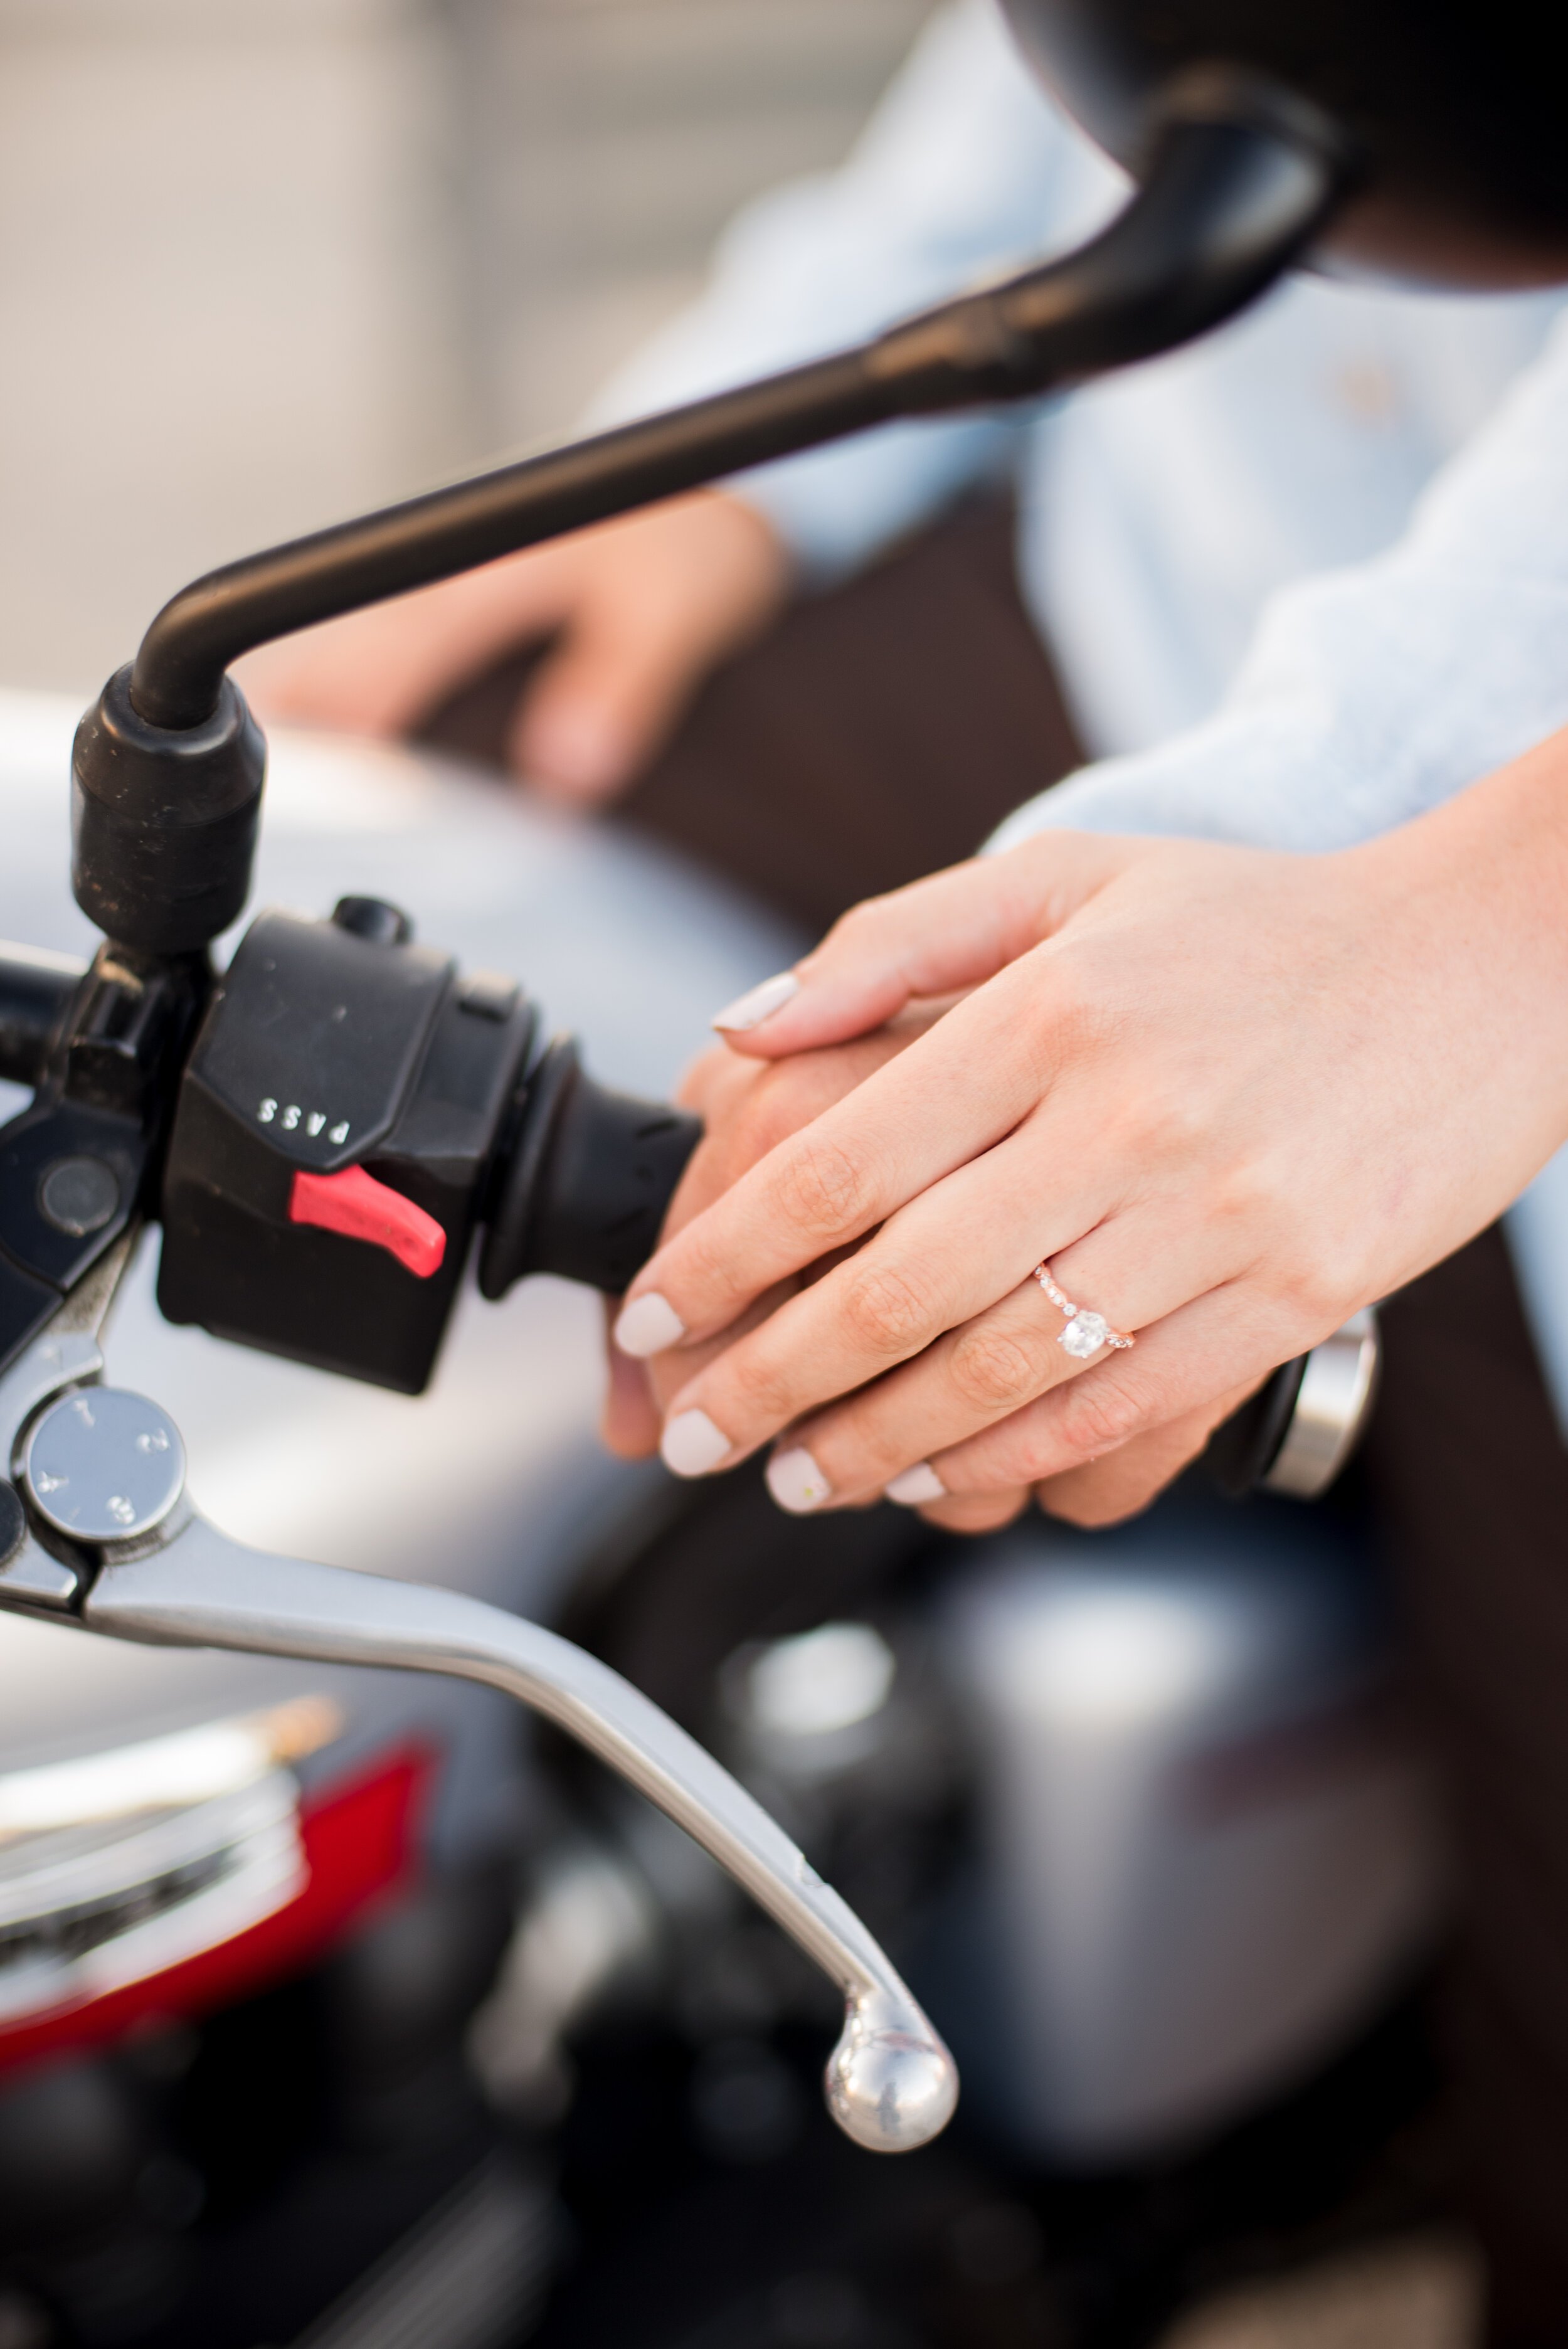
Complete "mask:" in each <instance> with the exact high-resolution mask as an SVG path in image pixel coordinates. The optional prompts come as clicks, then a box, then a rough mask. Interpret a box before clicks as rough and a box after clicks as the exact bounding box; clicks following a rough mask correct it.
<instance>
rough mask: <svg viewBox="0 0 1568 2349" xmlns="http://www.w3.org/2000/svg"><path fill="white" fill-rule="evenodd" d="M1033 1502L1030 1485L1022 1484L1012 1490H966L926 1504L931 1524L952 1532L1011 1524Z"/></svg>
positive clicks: (984, 1530) (973, 1531)
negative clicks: (1030, 1495)
mask: <svg viewBox="0 0 1568 2349" xmlns="http://www.w3.org/2000/svg"><path fill="white" fill-rule="evenodd" d="M1028 1506H1029V1488H1028V1486H1027V1485H1019V1486H1017V1488H1016V1490H1015V1491H1013V1492H1011V1493H966V1494H964V1495H955V1496H954V1497H953V1498H951V1499H948V1500H945V1501H935V1502H933V1503H931V1504H930V1505H929V1506H926V1507H924V1508H923V1509H922V1510H921V1512H920V1514H921V1516H923V1518H924V1519H925V1520H926V1523H927V1524H928V1525H933V1526H941V1527H942V1529H943V1531H944V1533H950V1534H991V1533H995V1532H997V1531H998V1530H999V1528H1000V1527H1001V1526H1010V1525H1011V1524H1012V1522H1013V1520H1014V1518H1015V1517H1019V1516H1022V1515H1023V1513H1024V1511H1025V1510H1026V1508H1027V1507H1028Z"/></svg>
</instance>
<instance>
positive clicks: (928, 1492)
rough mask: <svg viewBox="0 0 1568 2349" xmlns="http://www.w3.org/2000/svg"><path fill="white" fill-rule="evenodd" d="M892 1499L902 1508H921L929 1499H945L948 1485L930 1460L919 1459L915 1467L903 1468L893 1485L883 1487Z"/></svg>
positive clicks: (894, 1479)
mask: <svg viewBox="0 0 1568 2349" xmlns="http://www.w3.org/2000/svg"><path fill="white" fill-rule="evenodd" d="M882 1490H883V1492H884V1493H885V1494H886V1495H887V1497H888V1499H889V1500H890V1501H896V1502H897V1503H898V1506H899V1507H900V1508H901V1509H921V1508H923V1507H924V1506H925V1504H926V1502H927V1501H944V1500H945V1499H946V1498H947V1487H946V1485H944V1483H943V1481H942V1479H941V1477H940V1476H939V1475H937V1473H936V1471H935V1469H934V1467H933V1466H932V1464H931V1463H930V1461H929V1460H917V1461H916V1462H915V1464H914V1466H913V1468H905V1469H903V1470H901V1472H900V1473H899V1475H896V1476H895V1477H894V1478H893V1480H892V1484H891V1485H884V1486H883V1487H882Z"/></svg>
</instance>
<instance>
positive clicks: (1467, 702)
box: [992, 322, 1568, 850]
mask: <svg viewBox="0 0 1568 2349" xmlns="http://www.w3.org/2000/svg"><path fill="white" fill-rule="evenodd" d="M1563 725H1568V322H1564V323H1563V324H1562V325H1559V326H1558V327H1557V328H1556V329H1555V330H1554V332H1553V336H1552V338H1551V340H1550V342H1549V343H1548V345H1547V347H1546V350H1545V352H1544V353H1543V355H1542V357H1541V358H1540V359H1538V360H1537V361H1536V362H1535V364H1534V365H1533V366H1532V367H1530V368H1528V369H1527V370H1526V371H1525V373H1524V374H1523V375H1522V377H1521V378H1520V379H1519V381H1518V382H1517V383H1516V384H1515V386H1514V388H1513V389H1512V390H1511V392H1510V393H1509V395H1508V396H1507V397H1506V398H1505V399H1504V400H1503V402H1502V403H1501V407H1500V408H1499V409H1497V410H1496V411H1495V413H1494V414H1493V416H1492V418H1491V421H1490V422H1489V423H1488V424H1487V425H1486V426H1484V427H1483V428H1482V429H1481V430H1480V432H1479V433H1478V434H1477V435H1476V437H1475V439H1474V440H1472V441H1471V442H1470V445H1469V446H1468V447H1467V448H1466V449H1465V450H1463V451H1462V452H1461V453H1460V455H1459V456H1458V457H1457V458H1455V459H1453V460H1451V461H1450V462H1449V464H1448V465H1447V466H1446V467H1445V468H1444V470H1443V471H1441V472H1440V473H1439V475H1438V477H1437V479H1436V480H1435V481H1433V483H1432V485H1431V486H1430V488H1429V489H1428V490H1427V492H1425V494H1424V495H1423V496H1422V497H1421V498H1420V500H1419V501H1418V503H1417V505H1416V508H1415V512H1414V514H1413V517H1412V520H1411V523H1410V527H1409V529H1408V531H1407V532H1406V533H1405V535H1404V537H1403V538H1402V539H1401V540H1400V541H1399V542H1398V543H1397V544H1396V545H1395V546H1394V547H1392V548H1391V549H1390V551H1389V552H1388V553H1387V554H1384V555H1382V556H1379V557H1378V558H1377V559H1376V560H1375V561H1373V562H1370V563H1366V564H1360V565H1358V566H1357V567H1356V568H1354V569H1346V570H1344V571H1340V572H1334V573H1329V574H1326V575H1323V576H1319V577H1317V578H1314V579H1308V580H1305V581H1303V582H1301V583H1300V584H1298V585H1295V586H1291V587H1287V588H1284V589H1283V590H1282V591H1281V592H1280V593H1278V594H1277V595H1274V597H1273V598H1272V599H1271V601H1270V602H1269V603H1268V605H1266V606H1265V608H1264V615H1263V618H1262V621H1261V623H1260V625H1259V627H1258V630H1257V633H1256V636H1255V637H1254V640H1253V647H1252V649H1251V651H1250V653H1249V654H1248V656H1247V657H1246V659H1245V660H1244V661H1243V665H1242V667H1241V669H1240V671H1239V673H1238V675H1237V676H1236V678H1235V680H1234V682H1233V685H1232V687H1231V688H1230V690H1229V691H1228V693H1226V694H1225V696H1224V697H1223V698H1222V701H1221V702H1220V705H1219V707H1218V709H1216V711H1215V713H1214V715H1213V716H1212V718H1210V719H1207V720H1205V721H1204V722H1203V723H1202V724H1201V725H1198V726H1195V727H1192V728H1191V729H1190V730H1188V731H1186V732H1185V733H1182V734H1180V735H1177V736H1176V737H1174V738H1173V739H1172V740H1170V741H1167V742H1165V743H1162V744H1161V745H1160V746H1159V747H1158V748H1156V749H1153V750H1143V751H1139V752H1136V753H1133V754H1131V755H1129V756H1127V757H1123V758H1116V759H1107V760H1104V761H1101V762H1100V763H1099V765H1097V766H1094V767H1089V768H1087V769H1085V770H1084V771H1082V772H1081V773H1080V774H1078V775H1076V776H1074V777H1072V778H1070V779H1069V780H1068V781H1067V782H1065V783H1063V784H1062V785H1060V786H1059V788H1058V789H1057V790H1056V791H1054V792H1049V793H1047V794H1046V795H1045V796H1043V797H1041V798H1040V799H1037V800H1034V801H1031V802H1029V803H1028V804H1027V805H1026V807H1023V808H1021V809H1020V810H1019V811H1018V812H1017V813H1016V815H1014V816H1012V817H1010V818H1009V819H1008V821H1007V823H1006V824H1005V825H1003V827H1002V828H1001V830H1000V831H999V832H998V833H996V834H995V839H994V841H993V843H992V845H993V846H995V847H998V848H1002V847H1008V846H1011V845H1012V844H1013V843H1014V842H1016V841H1017V840H1021V839H1023V838H1025V837H1026V836H1027V835H1028V834H1029V833H1032V832H1036V831H1038V830H1041V829H1043V828H1044V827H1046V826H1047V825H1076V826H1082V827H1084V828H1087V829H1088V830H1090V831H1098V832H1131V833H1179V834H1186V835H1188V836H1196V837H1201V838H1203V839H1210V840H1228V841H1237V842H1246V843H1253V844H1255V845H1258V846H1265V847H1274V848H1289V849H1308V850H1311V849H1332V848H1339V847H1343V846H1347V845H1348V844H1349V843H1352V842H1355V841H1358V840H1365V839H1367V838H1369V837H1371V836H1372V835H1373V834H1374V833H1379V832H1383V831H1386V830H1387V829H1388V828H1389V827H1390V826H1392V825H1394V824H1398V823H1405V822H1406V821H1407V820H1408V818H1410V817H1411V816H1415V815H1418V814H1420V813H1421V812H1423V810H1425V809H1427V808H1430V807H1433V806H1435V805H1437V804H1438V802H1440V801H1442V800H1444V799H1447V798H1449V796H1450V795H1451V794H1452V793H1453V792H1457V791H1460V790H1462V789H1463V787H1464V786H1465V785H1466V784H1467V783H1470V782H1473V781H1476V780H1477V779H1478V778H1479V777H1480V776H1481V775H1484V774H1486V773H1487V772H1488V771H1490V770H1491V768H1493V767H1496V766H1499V765H1501V763H1502V762H1503V761H1505V760H1508V759H1511V758H1514V757H1516V756H1517V755H1518V754H1519V753H1520V752H1521V751H1522V750H1527V749H1528V748H1529V747H1530V745H1531V744H1532V743H1533V742H1537V741H1540V740H1542V737H1543V736H1545V735H1548V734H1551V733H1554V732H1555V731H1556V730H1557V729H1558V728H1559V727H1561V726H1563Z"/></svg>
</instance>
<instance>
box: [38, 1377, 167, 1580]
mask: <svg viewBox="0 0 1568 2349" xmlns="http://www.w3.org/2000/svg"><path fill="white" fill-rule="evenodd" d="M22 1477H23V1482H24V1483H25V1485H26V1489H27V1497H28V1499H29V1500H30V1501H31V1502H32V1505H33V1506H34V1508H35V1509H36V1511H37V1513H38V1515H39V1516H41V1517H43V1518H44V1519H45V1520H46V1523H47V1524H49V1525H51V1526H54V1527H55V1529H56V1530H57V1532H58V1533H62V1534H66V1535H67V1536H69V1537H70V1538H71V1539H72V1540H73V1541H88V1542H109V1541H134V1540H135V1539H136V1538H137V1537H138V1536H139V1535H141V1534H147V1533H150V1532H151V1531H152V1528H153V1527H154V1526H157V1525H160V1524H161V1523H162V1521H163V1519H164V1518H165V1517H166V1516H168V1515H169V1512H170V1509H171V1508H172V1507H173V1506H174V1504H175V1502H176V1501H178V1499H179V1498H180V1495H181V1493H182V1492H183V1490H184V1488H185V1446H184V1445H183V1444H181V1441H180V1431H179V1429H178V1428H177V1427H176V1426H175V1424H174V1423H173V1421H172V1420H171V1419H170V1416H169V1414H168V1413H167V1412H164V1411H160V1409H159V1406H158V1405H157V1403H155V1402H149V1401H148V1399H147V1397H146V1396H145V1395H139V1394H129V1393H127V1392H126V1391H125V1390H124V1389H123V1388H120V1387H83V1388H81V1389H80V1390H79V1391H78V1392H77V1393H75V1394H68V1395H62V1396H61V1397H60V1399H59V1401H58V1402H54V1403H51V1404H50V1406H49V1408H48V1410H47V1411H46V1412H45V1413H43V1415H42V1417H41V1418H40V1419H39V1420H38V1421H37V1422H36V1424H35V1426H34V1428H33V1430H32V1433H30V1434H29V1436H28V1438H27V1441H26V1448H25V1449H24V1452H23V1454H22Z"/></svg>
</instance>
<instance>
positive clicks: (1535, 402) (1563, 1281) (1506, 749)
mask: <svg viewBox="0 0 1568 2349" xmlns="http://www.w3.org/2000/svg"><path fill="white" fill-rule="evenodd" d="M1564 725H1568V322H1565V323H1564V324H1563V326H1559V327H1558V328H1557V330H1556V331H1555V333H1554V335H1553V338H1552V341H1551V342H1550V343H1549V345H1548V347H1547V349H1546V351H1545V353H1544V354H1543V356H1542V357H1541V358H1540V359H1539V360H1538V361H1537V362H1536V364H1535V365H1534V367H1532V368H1531V369H1530V370H1529V371H1528V373H1527V374H1526V375H1525V376H1524V377H1523V378H1522V379H1521V380H1520V382H1519V383H1518V384H1517V385H1516V387H1515V388H1514V390H1513V391H1512V393H1511V395H1510V396H1509V398H1507V399H1506V400H1505V401H1504V403H1503V405H1502V406H1501V409H1499V410H1498V412H1497V413H1496V415H1495V416H1494V417H1493V419H1492V420H1491V423H1490V425H1488V426H1487V427H1486V428H1485V429H1483V430H1482V431H1481V432H1480V434H1479V435H1478V437H1477V439H1476V440H1475V441H1474V442H1473V444H1472V445H1471V446H1470V448H1469V449H1468V450H1466V451H1465V452H1464V453H1463V454H1462V455H1461V456H1460V457H1459V458H1457V459H1455V460H1453V461H1452V462H1450V464H1449V466H1448V467H1447V469H1446V470H1445V471H1443V472H1442V473H1441V474H1439V477H1438V479H1437V481H1435V482H1434V483H1433V485H1432V487H1431V488H1430V489H1429V491H1428V492H1427V493H1426V495H1425V496H1424V497H1423V498H1422V500H1421V501H1420V502H1419V504H1418V507H1417V509H1416V512H1415V516H1414V519H1413V522H1412V525H1411V527H1410V529H1409V531H1408V533H1407V535H1406V536H1405V538H1404V539H1403V540H1402V541H1401V543H1399V544H1398V545H1397V546H1396V547H1395V548H1394V549H1393V550H1392V551H1391V552H1390V553H1389V554H1386V555H1384V556H1382V557H1381V558H1380V559H1379V560H1377V561H1376V562H1373V563H1368V564H1363V565H1361V566H1359V567H1358V568H1357V569H1354V570H1346V571H1344V572H1340V573H1338V574H1330V575H1329V576H1326V577H1323V578H1318V579H1315V580H1311V581H1308V582H1306V583H1305V584H1304V585H1300V586H1296V587H1293V588H1290V589H1288V590H1286V591H1284V593H1282V594H1280V595H1277V596H1275V597H1274V600H1273V602H1272V603H1271V604H1270V605H1269V606H1268V607H1267V610H1266V612H1265V614H1264V620H1263V624H1262V626H1261V627H1260V629H1259V631H1258V635H1257V638H1256V641H1255V644H1254V647H1253V651H1252V653H1251V655H1250V657H1248V659H1247V660H1246V661H1245V663H1244V664H1243V668H1242V670H1241V673H1240V675H1239V676H1238V677H1237V678H1236V681H1235V684H1234V685H1233V688H1232V689H1231V691H1230V693H1229V694H1228V695H1227V696H1226V697H1225V698H1224V700H1223V701H1222V704H1221V706H1220V709H1218V711H1217V712H1216V714H1215V715H1214V717H1212V719H1209V720H1208V721H1207V723H1205V724H1203V725H1201V726H1197V727H1194V728H1192V729H1191V730H1190V731H1188V732H1187V733H1184V734H1181V735H1179V736H1178V737H1176V738H1175V739H1174V740H1171V741H1170V742H1168V743H1166V744H1164V745H1163V746H1162V747H1161V748H1160V749H1158V750H1150V751H1144V752H1141V753H1140V754H1138V755H1135V756H1132V757H1127V758H1120V759H1108V760H1105V761H1101V763H1100V764H1099V765H1098V766H1095V767H1090V768H1087V769H1086V770H1085V771H1083V772H1082V773H1081V774H1078V775H1077V776H1074V777H1072V778H1070V779H1069V780H1068V781H1067V782H1066V783H1064V784H1062V785H1061V787H1060V788H1059V789H1058V790H1057V791H1055V792H1049V793H1048V794H1047V795H1045V796H1043V797H1042V798H1040V799H1037V800H1034V801H1031V802H1029V804H1028V805H1027V806H1026V807H1023V808H1021V809H1019V811H1018V812H1017V813H1016V815H1014V816H1012V817H1010V818H1009V820H1008V822H1007V823H1006V824H1004V825H1003V826H1002V828H1001V830H1000V831H999V832H998V833H995V836H994V838H993V840H992V842H991V843H990V845H991V846H992V847H993V848H994V849H1002V848H1006V847H1010V846H1012V845H1013V844H1014V843H1016V842H1017V841H1020V840H1023V839H1026V838H1027V837H1028V836H1029V835H1030V834H1032V833H1037V832H1040V831H1043V830H1046V829H1047V828H1049V827H1051V826H1053V825H1071V826H1081V827H1083V828H1085V829H1088V830H1089V831H1095V832H1127V833H1176V834H1182V835H1185V836H1187V837H1194V836H1196V837H1202V838H1204V839H1210V840H1226V841H1237V842H1243V843H1253V844H1254V845H1258V846H1264V847H1272V848H1285V849H1302V850H1320V851H1321V850H1326V849H1333V848H1339V847H1343V846H1347V845H1349V844H1350V843H1353V842H1356V841H1358V840H1365V839H1367V838H1369V837H1370V836H1372V835H1373V834H1374V833H1379V832H1384V831H1387V829H1389V828H1390V827H1391V826H1393V825H1395V824H1398V823H1405V822H1406V821H1408V819H1409V818H1410V817H1412V816H1416V815H1418V814H1420V813H1421V812H1423V811H1424V810H1426V809H1428V808H1431V807H1434V806H1436V805H1437V804H1438V803H1439V802H1441V801H1443V800H1446V799H1448V798H1450V797H1451V796H1452V795H1453V793H1454V792H1459V791H1461V790H1463V789H1464V788H1465V786H1466V785H1467V784H1469V783H1471V782H1474V781H1477V780H1478V779H1479V778H1480V777H1481V776H1482V775H1484V774H1486V773H1488V772H1489V771H1491V769H1493V768H1495V767H1498V766H1500V765H1501V764H1502V763H1503V762H1504V761H1507V760H1509V759H1511V758H1514V757H1517V756H1518V755H1519V753H1520V752H1522V751H1523V750H1528V749H1529V748H1530V746H1531V745H1532V743H1535V742H1538V741H1540V740H1542V739H1543V738H1544V737H1545V736H1547V735H1549V734H1552V733H1554V732H1555V731H1556V730H1558V729H1559V728H1560V727H1562V726H1564ZM1505 1230H1506V1233H1507V1237H1508V1243H1509V1247H1510V1251H1511V1255H1512V1257H1513V1262H1514V1268H1515V1270H1516V1272H1517V1273H1518V1276H1519V1284H1520V1292H1521V1295H1522V1299H1523V1302H1524V1307H1525V1311H1526V1314H1527V1316H1528V1318H1529V1320H1530V1325H1531V1329H1532V1333H1533V1335H1534V1339H1535V1343H1536V1347H1537V1350H1538V1353H1539V1356H1540V1360H1541V1364H1542V1371H1543V1372H1544V1374H1545V1378H1546V1382H1547V1386H1548V1390H1549V1392H1551V1395H1552V1398H1553V1402H1554V1404H1555V1407H1556V1411H1557V1416H1558V1422H1559V1425H1560V1426H1561V1427H1562V1428H1563V1433H1564V1434H1565V1435H1568V1150H1564V1151H1560V1152H1559V1153H1558V1154H1557V1155H1556V1157H1554V1158H1553V1159H1552V1160H1551V1161H1550V1163H1549V1164H1547V1165H1546V1167H1545V1168H1544V1169H1543V1170H1542V1173H1541V1174H1539V1175H1538V1176H1537V1177H1536V1179H1535V1181H1534V1182H1533V1183H1532V1185H1530V1187H1529V1189H1528V1190H1527V1191H1526V1192H1525V1193H1524V1195H1523V1196H1522V1198H1521V1199H1519V1200H1518V1201H1517V1202H1516V1204H1515V1205H1514V1206H1513V1207H1512V1208H1511V1211H1510V1213H1509V1215H1508V1216H1507V1218H1506V1222H1505Z"/></svg>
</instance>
